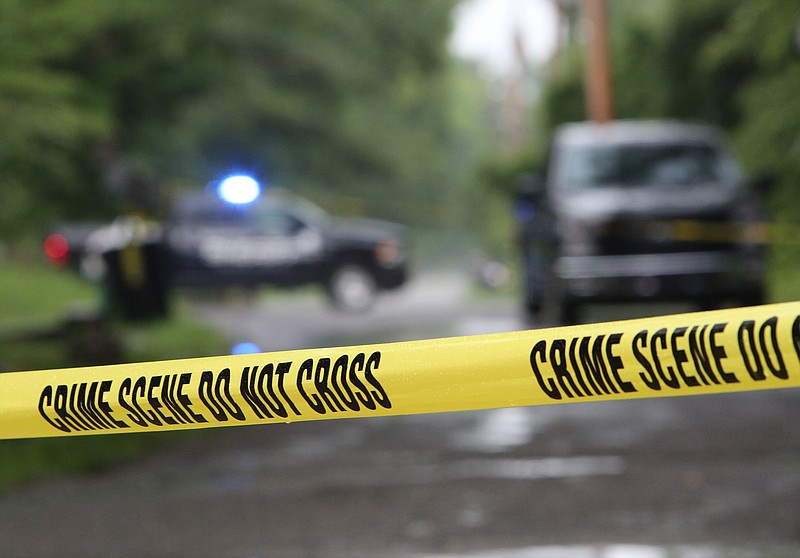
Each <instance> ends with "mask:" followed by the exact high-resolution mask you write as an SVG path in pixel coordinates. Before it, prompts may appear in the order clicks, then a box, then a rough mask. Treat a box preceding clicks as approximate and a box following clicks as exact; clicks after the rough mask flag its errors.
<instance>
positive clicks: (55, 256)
mask: <svg viewBox="0 0 800 558" xmlns="http://www.w3.org/2000/svg"><path fill="white" fill-rule="evenodd" d="M44 253H45V255H46V256H47V259H48V260H49V261H50V263H51V264H52V265H54V266H55V267H61V266H62V265H66V264H67V263H68V262H69V242H67V239H66V238H64V237H63V236H61V235H60V234H51V235H50V236H48V237H47V238H46V239H45V240H44Z"/></svg>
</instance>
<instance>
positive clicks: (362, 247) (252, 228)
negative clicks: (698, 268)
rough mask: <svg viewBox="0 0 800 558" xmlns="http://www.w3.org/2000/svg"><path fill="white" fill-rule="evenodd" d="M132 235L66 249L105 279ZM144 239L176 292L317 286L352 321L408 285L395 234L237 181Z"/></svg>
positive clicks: (183, 200) (99, 237) (201, 195)
mask: <svg viewBox="0 0 800 558" xmlns="http://www.w3.org/2000/svg"><path fill="white" fill-rule="evenodd" d="M134 229H135V227H134V226H132V225H131V223H130V220H128V221H125V220H123V221H122V222H119V221H118V222H116V223H114V224H112V225H110V226H106V227H102V228H100V229H97V230H95V231H93V232H92V233H91V234H89V235H87V236H86V238H85V241H83V242H75V243H74V246H72V247H71V248H72V250H73V251H74V253H76V254H79V255H80V258H81V261H80V262H79V265H80V266H81V268H82V269H83V271H84V272H86V273H87V274H89V275H95V276H98V275H102V274H104V273H105V274H107V272H108V270H107V269H105V270H103V269H102V265H103V262H104V261H107V260H108V258H107V257H103V255H104V254H107V253H109V252H110V251H114V250H120V249H121V247H122V246H123V245H125V244H128V243H131V242H136V238H135V237H136V232H135V230H134ZM146 234H147V238H146V241H147V242H148V243H150V244H152V243H153V242H156V241H157V242H158V243H159V244H161V245H162V246H163V248H164V252H165V254H166V257H165V258H164V261H165V262H166V263H165V265H166V266H167V267H168V269H167V276H168V278H169V284H170V285H171V286H176V287H191V288H197V289H217V288H227V287H241V288H255V287H259V286H262V285H273V286H279V287H293V286H299V285H308V284H317V285H321V286H322V287H323V288H324V289H325V292H326V293H327V295H328V298H329V300H330V302H331V304H332V305H333V306H334V307H335V308H337V309H340V310H344V311H350V312H358V311H364V310H367V309H368V308H370V306H371V305H372V304H373V303H374V302H375V300H376V298H377V296H378V295H379V293H380V292H382V291H387V290H391V289H396V288H398V287H400V286H402V285H403V284H404V283H405V282H406V280H407V277H408V247H407V242H406V232H405V230H404V228H403V227H402V226H400V225H398V224H395V223H389V222H385V221H377V220H367V219H344V218H336V217H334V216H332V215H329V214H328V213H326V212H325V211H324V210H322V209H321V208H319V207H317V206H316V205H314V204H313V203H311V202H310V201H308V200H306V199H304V198H300V197H298V196H296V195H293V194H290V193H289V192H286V191H282V190H279V189H273V188H270V189H268V190H266V191H263V192H262V191H261V189H260V186H259V184H258V183H257V182H256V181H255V180H253V179H252V178H250V177H246V176H233V177H229V178H228V179H225V180H223V181H221V182H220V183H219V185H218V187H216V188H213V189H210V190H209V189H206V190H204V191H202V192H196V193H191V194H187V195H184V196H182V197H180V198H179V199H178V200H177V201H176V203H175V204H174V207H173V211H172V215H171V218H170V220H169V221H168V222H167V223H164V224H160V225H158V227H157V233H156V232H154V228H153V227H150V228H149V229H147V231H146ZM61 237H62V238H65V237H69V235H68V234H62V235H61ZM140 237H141V234H140ZM51 242H52V241H51ZM62 257H63V255H62Z"/></svg>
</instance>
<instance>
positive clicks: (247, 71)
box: [0, 0, 456, 235]
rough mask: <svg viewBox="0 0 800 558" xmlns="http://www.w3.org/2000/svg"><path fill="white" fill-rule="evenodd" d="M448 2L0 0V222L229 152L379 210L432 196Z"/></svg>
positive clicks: (134, 196)
mask: <svg viewBox="0 0 800 558" xmlns="http://www.w3.org/2000/svg"><path fill="white" fill-rule="evenodd" d="M455 3H456V0H441V1H437V2H430V1H428V0H406V1H404V2H394V1H388V0H381V1H373V0H328V1H325V2H319V1H316V0H270V1H269V2H263V1H260V0H258V1H257V0H227V1H222V0H174V1H171V2H160V1H156V0H145V1H140V2H130V1H128V0H62V1H60V2H51V1H46V0H9V1H8V2H3V3H0V47H2V48H3V50H4V56H3V57H2V58H0V124H2V128H1V129H2V131H0V170H2V171H3V175H4V183H5V186H6V187H5V188H4V198H5V199H4V201H5V203H4V204H3V207H2V208H0V230H2V232H3V234H4V235H8V234H9V233H10V232H11V231H12V230H14V229H16V228H18V227H19V226H20V225H21V224H26V225H31V224H32V223H31V222H30V221H29V220H28V221H26V220H23V217H24V216H27V215H30V214H31V209H32V208H33V207H36V209H37V211H36V212H34V213H33V214H34V215H35V218H36V219H37V220H39V221H41V222H44V221H46V220H48V219H50V218H53V217H55V216H58V215H64V216H68V217H72V218H75V217H80V216H85V215H87V214H89V213H92V212H101V211H103V210H108V209H109V208H110V207H111V205H112V204H111V202H112V201H113V200H114V199H115V197H116V196H115V195H117V194H123V197H125V198H127V199H128V200H129V201H135V202H142V201H150V202H151V203H152V201H153V200H152V199H151V197H152V196H151V194H153V193H154V192H155V193H156V194H158V193H160V192H161V191H162V190H163V185H164V183H168V182H171V181H176V180H178V181H185V182H191V183H196V184H201V185H202V184H204V183H205V182H207V181H209V180H211V179H214V178H218V177H219V176H220V175H221V174H222V173H224V172H228V171H230V170H233V169H238V170H250V171H252V172H255V173H257V174H259V175H260V176H261V177H262V178H264V179H265V180H267V181H268V182H273V183H275V184H278V185H284V186H289V187H295V188H298V189H301V190H303V191H306V192H312V193H313V192H317V193H320V194H327V195H332V194H336V195H339V196H356V197H360V198H367V199H369V198H374V199H375V201H376V202H377V201H380V202H381V204H382V206H383V207H386V208H389V209H387V211H390V210H391V208H392V207H396V206H397V203H399V202H402V201H403V200H405V199H409V198H416V199H419V200H420V202H422V203H423V204H435V203H442V202H443V200H445V199H446V198H447V196H448V195H449V192H450V191H451V190H452V188H453V187H454V186H453V185H452V182H450V181H449V173H448V172H447V170H448V167H449V166H450V163H449V159H448V157H449V150H448V149H447V145H448V143H449V142H450V141H451V136H450V134H449V123H448V115H447V73H446V70H447V67H448V56H447V49H446V41H447V38H448V36H449V32H450V25H451V22H450V13H451V10H452V8H453V6H454V5H455ZM395 202H396V203H395ZM376 206H378V207H380V206H381V205H380V204H377V205H376ZM411 217H412V218H413V215H412V216H411Z"/></svg>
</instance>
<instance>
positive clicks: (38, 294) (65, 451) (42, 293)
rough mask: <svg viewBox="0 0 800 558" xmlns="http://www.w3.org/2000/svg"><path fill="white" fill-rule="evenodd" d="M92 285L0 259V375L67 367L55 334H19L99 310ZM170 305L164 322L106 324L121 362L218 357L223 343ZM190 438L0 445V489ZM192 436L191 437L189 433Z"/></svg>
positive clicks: (111, 437) (113, 437)
mask: <svg viewBox="0 0 800 558" xmlns="http://www.w3.org/2000/svg"><path fill="white" fill-rule="evenodd" d="M101 299H102V297H101V293H100V289H99V288H98V286H97V285H94V284H92V283H89V282H87V281H84V280H82V279H81V278H80V277H78V276H76V275H74V274H72V273H70V272H68V271H65V270H53V269H50V268H47V267H45V266H39V265H31V264H26V265H21V264H17V263H14V262H10V261H7V260H2V259H0V309H2V314H1V315H0V370H37V369H51V368H60V367H63V366H67V365H70V364H71V363H70V362H68V356H67V352H66V347H65V346H64V345H65V343H63V342H61V341H59V339H58V337H57V336H53V337H50V338H47V336H46V335H44V336H40V338H36V336H35V335H34V336H28V337H29V338H28V339H24V340H23V339H21V338H20V335H21V334H26V335H23V336H27V334H29V333H36V332H38V333H42V332H45V333H46V332H47V331H48V330H57V329H58V327H59V326H60V324H61V323H62V322H63V320H64V318H65V316H66V315H67V314H69V313H71V312H75V311H76V309H78V308H79V309H80V311H88V312H99V311H100V305H101V304H102V300H101ZM185 310H186V308H185V307H183V306H182V305H181V304H176V305H175V308H174V312H173V313H172V315H171V316H170V318H169V319H166V320H161V321H154V322H146V323H140V324H119V323H114V324H111V329H112V331H113V333H114V335H115V336H116V337H118V338H119V340H120V342H121V344H122V347H123V359H124V360H125V361H129V362H141V361H145V360H170V359H177V358H188V357H195V356H208V355H214V354H223V353H224V352H225V351H226V350H227V343H226V340H225V339H224V338H223V337H222V336H221V335H220V334H218V333H217V332H216V331H214V330H212V329H210V328H208V327H206V326H204V325H202V324H199V323H196V322H195V321H193V320H191V319H190V317H189V316H188V313H187V312H186V311H185ZM191 434H192V433H190V432H163V433H144V434H106V435H91V436H77V437H64V438H58V437H56V438H36V439H23V440H0V489H2V488H5V487H8V486H11V485H13V484H16V483H20V482H25V481H29V480H32V479H36V478H42V477H45V476H54V475H64V474H82V473H87V472H91V471H95V470H98V469H101V468H103V467H108V466H111V465H115V464H119V463H121V462H124V461H129V460H131V459H134V458H137V457H140V456H143V455H145V454H146V453H147V452H149V451H152V450H153V449H155V448H157V447H161V446H162V445H163V444H165V443H174V442H175V441H177V440H181V439H184V438H185V437H186V436H189V435H191ZM194 435H197V434H196V433H195V434H194Z"/></svg>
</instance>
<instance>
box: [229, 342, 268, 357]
mask: <svg viewBox="0 0 800 558" xmlns="http://www.w3.org/2000/svg"><path fill="white" fill-rule="evenodd" d="M260 352H261V349H260V348H259V346H258V345H256V344H255V343H250V342H247V341H244V342H242V343H237V344H236V345H234V346H233V348H232V349H231V354H232V355H253V354H256V353H260Z"/></svg>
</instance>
